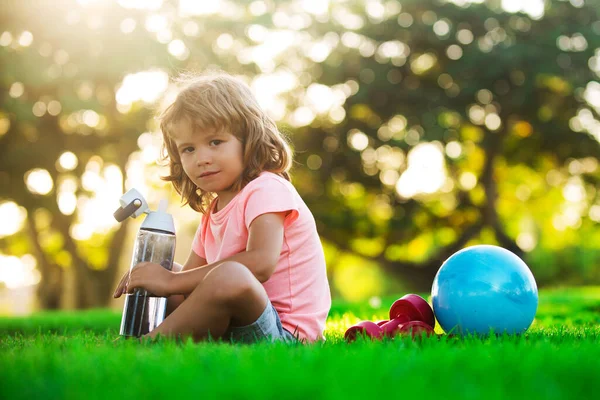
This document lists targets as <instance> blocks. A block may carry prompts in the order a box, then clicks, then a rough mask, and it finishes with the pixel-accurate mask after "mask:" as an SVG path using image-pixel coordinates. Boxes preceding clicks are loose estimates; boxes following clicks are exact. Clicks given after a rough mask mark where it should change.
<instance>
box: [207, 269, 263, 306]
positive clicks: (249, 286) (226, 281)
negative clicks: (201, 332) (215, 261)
mask: <svg viewBox="0 0 600 400" xmlns="http://www.w3.org/2000/svg"><path fill="white" fill-rule="evenodd" d="M203 283H204V285H203V286H204V287H205V288H206V287H208V288H210V289H209V290H212V291H213V295H214V297H215V299H216V300H219V301H223V302H229V301H236V300H240V299H244V298H247V297H249V296H252V295H253V293H254V292H256V291H258V290H259V286H260V287H262V285H261V284H260V282H259V281H258V280H257V279H256V278H255V277H254V275H253V274H252V272H250V270H249V269H248V268H246V267H245V266H244V265H243V264H240V263H238V262H235V261H227V262H224V263H223V264H221V265H219V266H218V267H217V268H215V269H214V270H212V271H211V272H210V273H209V274H207V276H206V278H205V279H204V282H203Z"/></svg>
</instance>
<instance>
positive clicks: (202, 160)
mask: <svg viewBox="0 0 600 400" xmlns="http://www.w3.org/2000/svg"><path fill="white" fill-rule="evenodd" d="M197 154H198V156H197V157H196V164H198V165H205V164H210V163H211V156H210V152H208V151H206V150H199V151H198V152H197Z"/></svg>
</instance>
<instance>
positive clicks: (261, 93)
mask: <svg viewBox="0 0 600 400" xmlns="http://www.w3.org/2000/svg"><path fill="white" fill-rule="evenodd" d="M297 86H298V77H297V76H296V75H295V74H293V73H292V72H291V71H288V70H285V69H279V70H277V71H275V72H273V73H271V74H262V75H259V76H257V77H256V78H255V79H254V80H253V81H252V83H251V84H250V87H251V89H252V92H253V93H254V95H255V96H256V99H257V101H258V103H259V104H260V106H261V107H263V108H264V109H265V110H267V112H268V113H269V115H270V116H271V117H273V118H274V119H275V120H280V119H282V118H283V117H284V116H285V112H286V106H287V104H286V103H285V102H284V100H282V99H281V98H280V97H279V95H281V94H283V93H286V92H289V91H291V90H293V89H295V88H296V87H297Z"/></svg>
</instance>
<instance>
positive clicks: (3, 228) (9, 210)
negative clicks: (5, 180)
mask: <svg viewBox="0 0 600 400" xmlns="http://www.w3.org/2000/svg"><path fill="white" fill-rule="evenodd" d="M26 218H27V211H26V210H25V208H23V207H20V206H19V205H18V204H17V203H15V202H12V201H6V202H4V203H1V204H0V221H2V223H1V224H0V238H2V237H5V236H10V235H14V234H15V233H17V232H19V231H20V230H21V227H22V226H23V223H24V222H25V219H26Z"/></svg>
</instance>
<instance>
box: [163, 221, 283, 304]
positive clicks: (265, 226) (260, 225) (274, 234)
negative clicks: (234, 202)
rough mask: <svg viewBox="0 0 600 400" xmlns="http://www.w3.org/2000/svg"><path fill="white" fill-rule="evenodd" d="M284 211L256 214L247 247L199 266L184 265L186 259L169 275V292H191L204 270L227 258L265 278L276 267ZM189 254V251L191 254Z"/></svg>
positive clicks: (262, 280) (210, 269)
mask: <svg viewBox="0 0 600 400" xmlns="http://www.w3.org/2000/svg"><path fill="white" fill-rule="evenodd" d="M285 215H286V213H284V212H282V213H267V214H262V215H260V216H258V217H256V218H255V219H254V221H252V223H251V224H250V228H249V229H248V244H247V245H246V251H242V252H240V253H237V254H234V255H233V256H231V257H227V258H225V259H222V260H219V261H217V262H214V263H211V264H207V265H204V266H201V267H195V268H194V267H192V269H187V267H188V263H187V262H186V268H185V270H184V271H182V272H180V273H177V274H174V276H173V278H172V279H171V281H170V284H169V292H170V293H172V294H183V295H188V294H190V293H191V292H192V291H193V290H194V289H195V288H196V286H198V285H199V284H200V282H202V280H203V279H204V277H205V276H206V274H208V273H209V272H210V271H212V270H213V269H214V268H215V267H217V266H219V265H220V264H222V263H224V262H226V261H236V262H239V263H240V264H244V265H245V266H246V267H247V268H248V269H249V270H250V271H251V272H252V274H254V276H255V277H256V279H258V280H259V281H260V282H261V283H262V282H266V281H267V280H268V279H269V278H270V277H271V275H272V274H273V272H274V271H275V267H276V266H277V261H279V256H280V254H281V246H282V245H283V222H284V218H285ZM192 253H193V252H192ZM195 256H196V257H198V256H197V255H195ZM191 257H192V255H190V258H191ZM188 261H189V260H188ZM205 262H206V261H205ZM195 265H198V264H195Z"/></svg>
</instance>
